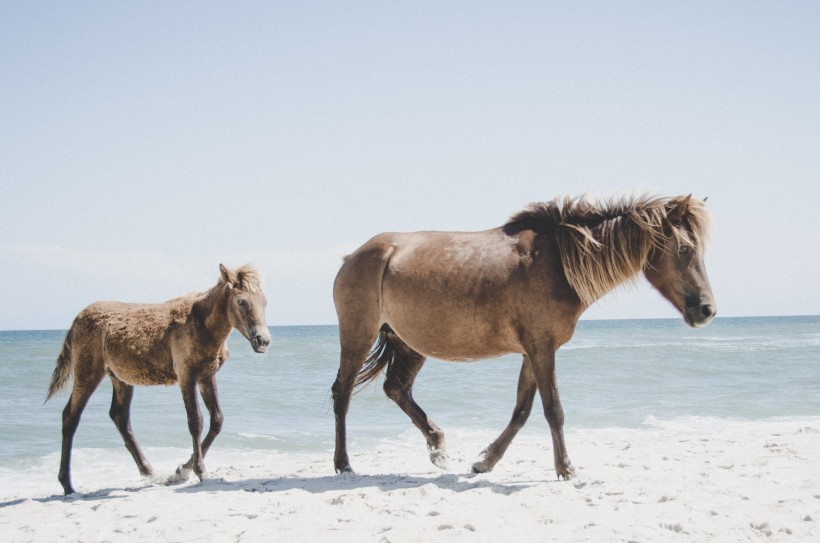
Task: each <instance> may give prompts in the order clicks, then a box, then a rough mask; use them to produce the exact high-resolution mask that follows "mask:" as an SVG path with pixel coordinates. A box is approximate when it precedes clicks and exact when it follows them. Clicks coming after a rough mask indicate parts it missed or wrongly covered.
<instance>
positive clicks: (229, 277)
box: [219, 264, 237, 288]
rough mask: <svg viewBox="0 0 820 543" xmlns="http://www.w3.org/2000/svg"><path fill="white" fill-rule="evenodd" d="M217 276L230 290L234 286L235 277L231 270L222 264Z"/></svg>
mask: <svg viewBox="0 0 820 543" xmlns="http://www.w3.org/2000/svg"><path fill="white" fill-rule="evenodd" d="M219 276H220V279H222V281H223V282H225V283H227V284H228V286H229V287H230V288H233V287H234V285H236V281H237V277H236V274H235V273H234V272H233V270H229V269H228V268H226V267H225V265H224V264H220V265H219Z"/></svg>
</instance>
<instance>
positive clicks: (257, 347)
mask: <svg viewBox="0 0 820 543" xmlns="http://www.w3.org/2000/svg"><path fill="white" fill-rule="evenodd" d="M268 345H270V335H269V334H265V335H264V336H263V335H261V334H256V335H254V336H252V337H251V347H253V350H254V352H257V353H264V352H265V351H267V350H268Z"/></svg>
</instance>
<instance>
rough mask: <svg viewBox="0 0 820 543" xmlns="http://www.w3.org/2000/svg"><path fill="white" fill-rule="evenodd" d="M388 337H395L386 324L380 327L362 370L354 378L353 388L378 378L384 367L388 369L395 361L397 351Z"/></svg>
mask: <svg viewBox="0 0 820 543" xmlns="http://www.w3.org/2000/svg"><path fill="white" fill-rule="evenodd" d="M390 336H395V332H393V329H392V328H390V326H389V325H387V324H384V325H382V327H381V330H379V336H378V338H377V339H376V344H375V345H374V346H373V350H371V351H370V354H369V355H367V358H366V359H365V361H364V365H363V366H362V369H361V370H359V375H357V376H356V384H355V386H354V388H360V387H363V386H365V385H366V384H368V383H369V382H370V381H372V380H374V379H375V378H376V377H378V376H379V374H380V373H381V372H382V370H383V369H384V367H385V366H387V367H388V368H389V367H390V365H391V364H393V363H394V362H395V361H396V355H397V354H398V351H397V350H396V345H395V343H394V342H393V341H391V338H390Z"/></svg>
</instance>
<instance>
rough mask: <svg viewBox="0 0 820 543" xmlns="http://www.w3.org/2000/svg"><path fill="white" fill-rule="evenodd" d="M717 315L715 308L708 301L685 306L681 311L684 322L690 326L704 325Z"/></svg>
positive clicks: (698, 326)
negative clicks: (683, 310) (684, 309)
mask: <svg viewBox="0 0 820 543" xmlns="http://www.w3.org/2000/svg"><path fill="white" fill-rule="evenodd" d="M715 315H717V309H716V308H715V306H714V305H712V304H710V303H705V304H698V305H695V306H687V307H686V311H685V312H684V313H683V319H684V320H685V321H686V324H688V325H689V326H691V327H692V328H700V327H701V326H706V325H707V324H709V322H710V321H711V320H712V319H713V318H715Z"/></svg>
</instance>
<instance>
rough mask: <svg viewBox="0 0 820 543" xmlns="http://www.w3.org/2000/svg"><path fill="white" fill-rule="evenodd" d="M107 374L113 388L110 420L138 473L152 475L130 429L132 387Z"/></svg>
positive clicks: (111, 374)
mask: <svg viewBox="0 0 820 543" xmlns="http://www.w3.org/2000/svg"><path fill="white" fill-rule="evenodd" d="M108 376H109V377H110V378H111V384H112V385H113V389H114V393H113V394H112V397H111V410H110V411H109V412H108V414H109V416H110V417H111V420H112V421H114V425H116V427H117V430H119V432H120V435H121V436H122V439H123V441H124V442H125V448H126V449H128V452H130V453H131V456H132V457H133V458H134V462H136V463H137V468H138V469H139V470H140V474H141V475H144V476H150V475H153V474H154V470H153V469H152V468H151V464H149V463H148V460H146V459H145V456H144V455H143V454H142V450H140V447H139V445H137V440H136V439H135V438H134V432H133V431H132V430H131V399H132V398H133V397H134V387H133V386H132V385H129V384H128V383H125V382H123V381H120V380H119V379H118V378H117V377H116V376H114V374H113V373H111V372H110V371H109V372H108Z"/></svg>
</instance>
